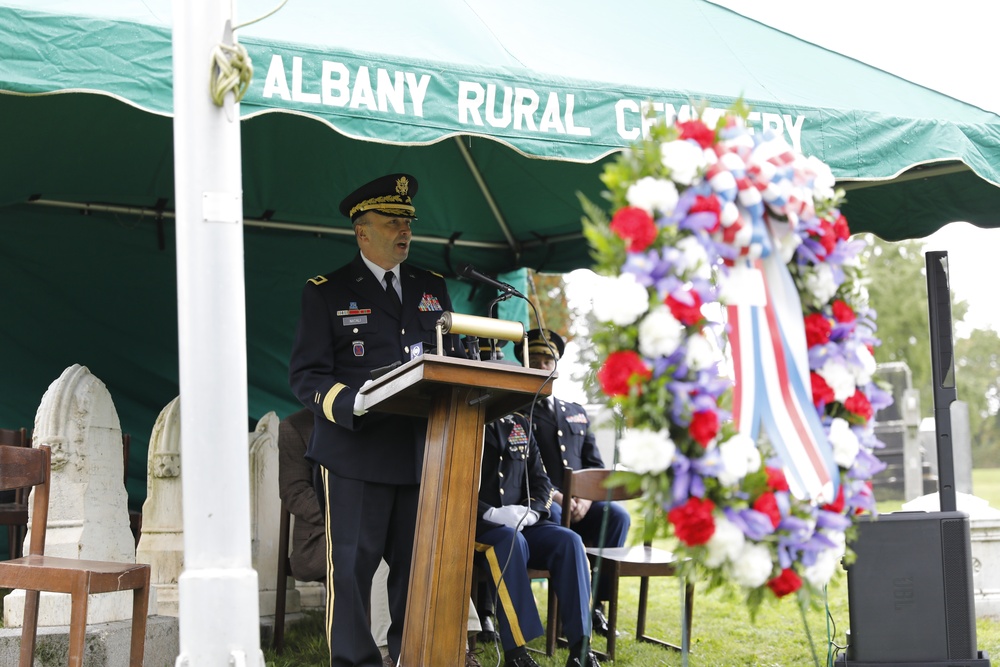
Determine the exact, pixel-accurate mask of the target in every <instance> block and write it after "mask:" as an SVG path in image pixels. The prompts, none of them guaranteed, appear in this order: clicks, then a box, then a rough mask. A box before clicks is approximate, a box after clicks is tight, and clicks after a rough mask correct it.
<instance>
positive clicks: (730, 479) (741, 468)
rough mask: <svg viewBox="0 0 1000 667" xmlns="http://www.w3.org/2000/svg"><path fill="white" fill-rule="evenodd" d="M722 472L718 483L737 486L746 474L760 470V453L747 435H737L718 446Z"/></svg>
mask: <svg viewBox="0 0 1000 667" xmlns="http://www.w3.org/2000/svg"><path fill="white" fill-rule="evenodd" d="M719 457H720V458H721V460H722V472H720V473H719V482H721V483H722V484H724V485H726V486H732V485H733V484H738V483H739V481H740V480H741V479H743V478H744V477H746V476H747V473H751V472H754V471H756V470H759V469H760V452H759V451H758V450H757V444H756V443H755V442H754V441H753V438H751V437H750V436H748V435H745V434H743V433H737V434H736V435H734V436H733V437H731V438H729V440H726V441H725V442H723V443H722V444H720V445H719Z"/></svg>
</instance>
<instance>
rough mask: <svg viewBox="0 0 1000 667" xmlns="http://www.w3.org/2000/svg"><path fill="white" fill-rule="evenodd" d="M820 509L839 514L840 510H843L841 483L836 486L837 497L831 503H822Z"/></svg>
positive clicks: (842, 488)
mask: <svg viewBox="0 0 1000 667" xmlns="http://www.w3.org/2000/svg"><path fill="white" fill-rule="evenodd" d="M821 509H824V510H826V511H827V512H836V513H837V514H840V513H841V512H843V511H844V485H843V484H841V485H840V486H838V487H837V499H836V500H834V501H833V502H832V503H827V504H826V505H823V507H822V508H821Z"/></svg>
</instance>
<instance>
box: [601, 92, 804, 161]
mask: <svg viewBox="0 0 1000 667" xmlns="http://www.w3.org/2000/svg"><path fill="white" fill-rule="evenodd" d="M726 113H727V111H726V109H719V108H716V107H708V108H706V109H705V110H704V111H703V112H702V113H701V119H702V120H703V121H704V122H705V124H707V125H708V126H709V127H715V124H716V123H717V122H718V120H719V119H720V118H722V117H723V116H724V115H726ZM697 117H698V112H697V110H696V109H695V108H694V107H692V106H691V105H690V104H682V105H681V107H680V109H678V108H676V107H675V106H674V105H673V104H670V103H668V102H641V103H640V102H637V101H636V100H618V102H617V103H616V104H615V123H616V126H617V129H618V136H620V137H621V138H622V139H625V140H627V141H635V140H637V139H638V138H639V137H640V136H642V137H644V138H645V137H647V136H649V128H650V126H652V125H653V124H654V123H660V122H664V123H666V124H667V125H672V124H673V123H674V122H675V121H681V122H685V121H689V120H691V119H693V118H697ZM805 119H806V117H805V116H795V117H794V118H793V117H792V116H790V115H788V114H777V113H761V112H759V111H752V112H750V114H748V115H747V122H746V124H747V129H748V130H749V131H750V133H751V134H753V132H754V130H756V129H758V128H759V129H760V130H761V131H762V132H766V131H768V130H771V131H773V132H774V133H775V134H779V135H785V136H787V138H788V139H789V140H790V141H789V143H791V145H792V148H793V149H795V150H796V151H797V152H801V151H802V124H803V123H804V122H805Z"/></svg>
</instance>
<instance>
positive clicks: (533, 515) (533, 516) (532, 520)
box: [524, 509, 538, 526]
mask: <svg viewBox="0 0 1000 667" xmlns="http://www.w3.org/2000/svg"><path fill="white" fill-rule="evenodd" d="M536 523H538V512H536V511H535V510H533V509H529V510H528V516H526V517H524V525H525V526H534V525H535V524H536Z"/></svg>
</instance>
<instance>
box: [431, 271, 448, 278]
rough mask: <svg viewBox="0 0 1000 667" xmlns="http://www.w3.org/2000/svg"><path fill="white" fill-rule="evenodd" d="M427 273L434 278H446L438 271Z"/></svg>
mask: <svg viewBox="0 0 1000 667" xmlns="http://www.w3.org/2000/svg"><path fill="white" fill-rule="evenodd" d="M427 273H429V274H431V275H432V276H437V277H438V278H444V276H442V275H441V274H440V273H438V272H437V271H428V272H427Z"/></svg>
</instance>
